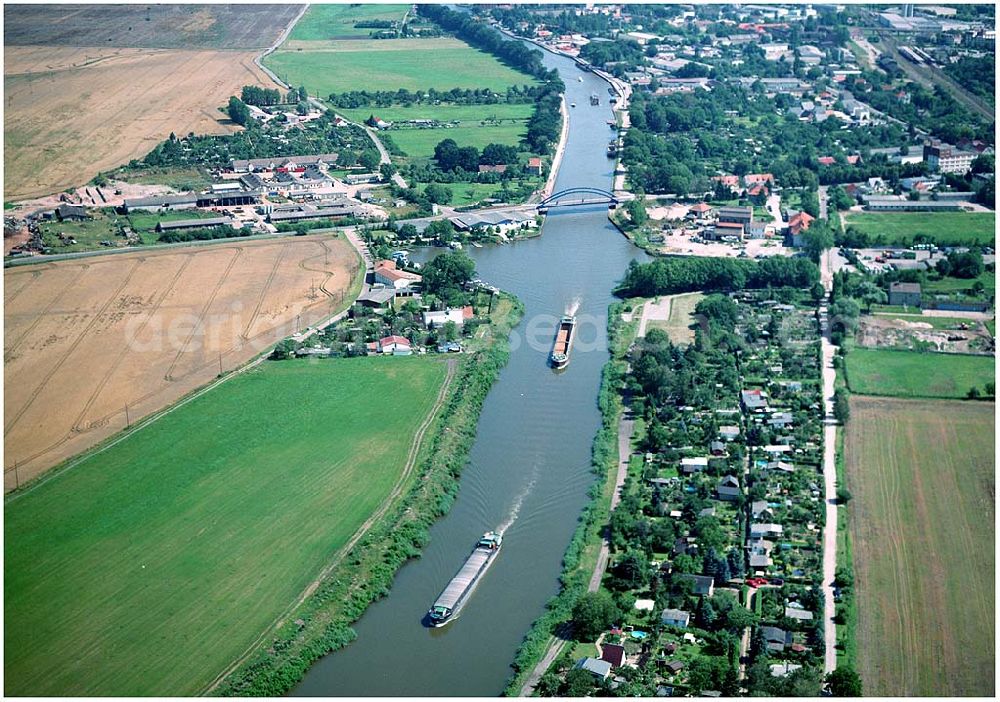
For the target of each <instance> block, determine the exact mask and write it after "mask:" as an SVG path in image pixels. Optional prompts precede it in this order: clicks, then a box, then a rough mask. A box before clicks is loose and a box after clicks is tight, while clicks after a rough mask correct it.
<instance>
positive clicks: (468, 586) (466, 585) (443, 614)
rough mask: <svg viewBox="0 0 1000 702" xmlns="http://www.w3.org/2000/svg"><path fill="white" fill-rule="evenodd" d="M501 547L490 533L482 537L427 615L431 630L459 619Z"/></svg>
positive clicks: (500, 540) (499, 540)
mask: <svg viewBox="0 0 1000 702" xmlns="http://www.w3.org/2000/svg"><path fill="white" fill-rule="evenodd" d="M502 543H503V535H502V534H499V533H497V532H493V531H488V532H486V533H485V534H483V538H481V539H479V542H478V543H477V544H476V547H475V548H474V549H473V550H472V554H471V555H470V556H469V558H468V560H466V561H465V565H463V566H462V569H461V570H460V571H458V574H457V575H456V576H455V577H454V578H452V579H451V582H450V583H448V586H447V587H446V588H445V589H444V592H442V593H441V595H440V596H439V597H438V598H437V600H435V602H434V605H433V606H432V607H431V609H430V611H429V612H428V613H427V616H428V618H429V619H430V623H431V626H444V625H445V624H447V623H448V622H450V621H451V620H452V619H455V618H457V617H458V613H459V612H460V611H461V609H462V607H464V606H465V603H466V601H467V600H468V599H469V596H470V595H471V594H472V591H473V590H474V589H475V587H476V585H477V584H478V583H479V579H480V578H482V577H483V575H484V574H485V573H486V571H487V570H488V569H489V567H490V566H491V565H493V561H494V560H495V559H496V557H497V555H499V553H500V546H501V544H502Z"/></svg>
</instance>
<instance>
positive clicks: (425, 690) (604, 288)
mask: <svg viewBox="0 0 1000 702" xmlns="http://www.w3.org/2000/svg"><path fill="white" fill-rule="evenodd" d="M545 62H546V65H547V66H548V67H549V68H558V69H559V71H560V74H561V75H562V78H563V80H564V81H565V83H566V90H567V102H568V103H576V105H577V106H576V107H575V108H571V109H570V110H569V113H570V114H569V125H570V127H569V137H568V140H567V144H566V150H565V155H564V157H563V162H562V166H561V169H560V171H559V176H558V180H557V183H556V188H555V189H556V191H558V190H562V189H565V188H571V187H581V186H588V187H597V188H603V189H608V190H609V189H610V188H611V183H612V169H613V166H614V164H613V162H612V161H611V160H609V159H608V158H607V157H606V152H605V148H606V145H607V143H608V141H609V140H610V139H611V138H612V136H613V135H614V132H612V131H611V130H610V129H609V128H608V125H607V123H606V122H607V120H608V119H609V118H610V117H611V110H610V107H609V102H608V97H609V95H608V85H607V83H605V82H604V81H602V80H601V79H600V78H598V77H597V76H594V75H592V74H590V73H585V72H583V71H580V70H579V69H578V68H576V66H575V64H574V63H573V62H572V61H570V60H569V59H566V58H563V57H559V56H555V55H552V54H549V53H546V54H545ZM581 77H582V78H583V81H582V82H581V81H580V80H579V78H581ZM594 93H596V94H598V95H599V96H600V105H599V106H596V107H595V106H591V104H590V96H591V95H592V94H594ZM468 252H469V254H470V255H471V256H472V257H473V258H474V259H475V261H476V267H477V272H478V274H479V276H480V277H482V278H483V280H486V281H488V282H490V283H492V284H494V285H497V286H499V287H500V288H502V289H504V290H508V291H510V292H512V293H514V294H515V295H517V296H518V297H519V298H520V299H521V300H522V301H523V302H524V305H525V316H524V319H523V320H522V322H521V324H520V325H519V326H518V327H517V329H515V330H514V332H513V334H512V336H511V345H512V353H511V357H510V363H509V364H508V366H507V367H506V368H505V369H504V370H503V372H502V373H501V375H500V379H499V381H498V382H497V383H496V385H495V386H494V387H493V389H492V390H491V391H490V393H489V396H488V397H487V399H486V403H485V406H484V407H483V412H482V416H481V419H480V422H479V431H478V435H477V438H476V442H475V445H474V447H473V449H472V453H471V457H470V464H469V465H468V466H467V467H466V469H465V472H464V473H463V474H462V479H461V491H460V493H459V495H458V499H457V501H456V502H455V504H454V506H453V507H452V509H451V512H449V514H448V515H447V516H446V517H444V518H443V519H441V520H440V521H439V522H438V523H437V524H435V525H434V526H433V527H432V529H431V532H430V533H431V541H430V544H429V545H428V546H427V548H426V549H425V550H424V553H423V556H422V557H421V558H420V559H418V560H415V561H412V562H411V563H409V564H407V565H406V566H404V567H403V568H402V569H401V570H400V571H399V573H398V574H397V576H396V579H395V581H394V583H393V586H392V592H391V593H390V595H389V596H388V597H387V598H385V599H384V600H381V601H379V602H376V603H375V604H373V605H372V606H371V607H370V608H369V609H368V611H367V612H366V613H365V615H364V616H363V617H362V618H361V620H360V621H359V622H358V623H357V625H356V626H355V629H356V631H357V633H358V638H357V640H356V641H355V642H354V643H352V644H351V645H349V646H348V647H347V648H345V649H343V650H341V651H338V652H335V653H333V654H330V655H328V656H326V657H325V658H323V659H322V660H320V661H318V662H317V663H316V664H315V665H314V666H313V667H312V669H311V670H310V671H309V673H308V674H307V676H306V677H305V679H304V680H303V681H302V682H301V683H300V684H299V686H298V687H297V688H296V689H295V690H294V691H293V694H295V695H303V696H326V695H350V696H355V695H377V696H398V695H421V696H452V695H462V696H495V695H498V694H499V693H500V692H501V691H502V690H503V686H504V682H505V681H506V680H507V678H508V676H509V675H510V673H511V669H510V662H511V661H512V660H513V657H514V653H515V651H516V650H517V647H518V645H519V644H520V643H521V640H522V638H523V637H524V634H525V632H526V631H527V630H528V628H529V627H530V626H531V623H532V622H533V621H534V620H535V619H536V618H537V617H538V616H539V615H540V614H541V613H542V612H543V610H544V607H545V602H546V601H547V600H548V599H549V598H550V597H552V596H553V595H554V594H555V593H556V592H557V591H558V576H559V572H560V569H561V560H562V555H563V552H564V551H565V549H566V546H567V545H568V543H569V540H570V538H571V535H572V533H573V531H574V529H575V528H576V525H577V522H578V518H579V515H580V513H581V511H582V509H583V507H584V505H585V504H586V501H587V496H586V493H587V489H588V488H589V486H590V485H591V484H592V482H593V480H594V476H593V473H592V472H591V467H590V451H591V443H592V440H593V437H594V435H595V433H596V432H597V429H598V427H599V423H600V414H599V412H598V409H597V403H596V399H597V392H598V388H599V385H600V377H601V368H602V366H603V365H604V363H605V362H606V361H607V359H608V353H607V344H606V333H605V329H606V322H607V308H608V305H609V304H610V303H611V302H612V299H613V298H612V295H611V290H612V288H613V287H614V285H615V283H616V282H617V281H618V280H619V279H620V278H621V276H622V275H623V273H624V271H625V268H626V266H627V265H628V263H629V261H630V260H631V259H633V258H636V259H640V260H642V259H644V258H645V256H644V254H643V253H642V252H641V251H640V250H639V249H637V248H635V247H633V246H632V245H631V244H630V243H629V242H628V241H627V240H626V239H625V238H624V237H623V236H622V235H621V234H620V233H619V232H618V231H617V230H616V229H615V228H614V226H612V225H611V224H610V223H609V222H608V219H607V210H606V209H605V208H603V207H596V208H595V207H590V208H589V209H583V210H581V209H572V208H568V209H566V210H562V211H559V210H553V212H552V214H550V215H549V217H548V218H547V219H546V221H545V224H544V227H543V230H542V236H541V237H539V238H536V239H532V240H529V241H523V242H519V243H517V244H515V245H511V246H496V247H486V248H482V249H475V248H470V249H469V250H468ZM415 258H417V260H419V257H415ZM568 311H574V312H575V313H576V315H577V319H578V322H579V324H578V327H577V332H578V336H577V339H576V342H575V344H574V347H573V353H572V358H571V362H570V365H569V367H568V368H567V369H566V370H565V371H562V372H555V371H553V370H552V369H551V368H549V367H548V365H547V363H546V361H547V355H548V353H549V351H550V349H551V345H552V335H553V331H554V329H555V324H556V322H557V320H558V318H559V316H561V315H563V314H564V313H566V312H568ZM490 529H503V530H504V531H505V538H504V545H503V552H502V553H501V554H500V555H499V557H498V559H497V562H496V563H495V564H494V565H493V567H492V568H491V569H490V571H489V572H488V573H487V574H486V576H485V577H484V579H483V580H482V581H481V583H480V584H479V586H478V588H477V589H476V591H475V594H474V595H473V596H472V598H471V600H470V601H469V602H468V604H466V606H465V608H464V609H463V610H462V612H461V615H460V617H459V618H458V619H457V620H455V621H453V622H451V623H450V624H449V625H447V626H446V627H443V628H440V629H428V628H425V627H424V626H422V624H421V620H422V618H423V616H424V614H425V613H426V611H427V609H428V607H429V606H430V605H431V604H432V603H433V602H434V600H435V598H436V597H437V596H438V594H439V593H440V592H441V590H442V589H443V588H444V586H445V585H446V584H447V583H448V581H449V580H450V579H451V578H452V576H454V574H455V573H456V572H457V571H458V570H459V568H460V567H461V565H462V563H463V562H464V561H465V559H466V558H467V557H468V555H469V553H470V552H471V550H472V547H473V545H474V544H475V542H476V540H477V539H478V538H479V537H480V536H481V535H482V534H483V532H485V531H487V530H490Z"/></svg>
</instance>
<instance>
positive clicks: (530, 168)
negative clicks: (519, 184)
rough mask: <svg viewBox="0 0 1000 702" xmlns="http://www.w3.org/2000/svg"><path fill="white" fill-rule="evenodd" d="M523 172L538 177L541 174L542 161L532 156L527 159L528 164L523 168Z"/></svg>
mask: <svg viewBox="0 0 1000 702" xmlns="http://www.w3.org/2000/svg"><path fill="white" fill-rule="evenodd" d="M524 170H526V171H527V172H528V173H531V174H532V175H538V176H540V175H541V174H542V159H541V158H539V157H538V156H532V157H531V158H529V159H528V164H527V165H526V166H525V167H524Z"/></svg>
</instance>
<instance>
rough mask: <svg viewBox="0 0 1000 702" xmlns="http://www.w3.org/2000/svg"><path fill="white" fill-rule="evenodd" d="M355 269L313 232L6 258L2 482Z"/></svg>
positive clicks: (316, 301) (189, 377)
mask: <svg viewBox="0 0 1000 702" xmlns="http://www.w3.org/2000/svg"><path fill="white" fill-rule="evenodd" d="M359 272H360V260H359V258H358V255H357V253H356V252H355V251H354V249H353V247H351V245H350V244H349V243H348V242H346V241H344V240H342V239H333V238H330V237H324V236H310V237H288V238H281V239H274V240H258V241H244V242H226V243H218V244H214V245H210V246H201V247H180V248H171V249H164V250H160V251H156V250H154V251H150V250H145V251H142V252H135V253H123V254H120V255H115V256H106V257H94V258H89V259H82V260H79V261H77V260H71V261H60V262H57V263H49V264H43V265H40V266H25V267H18V268H11V269H7V270H5V271H4V283H5V285H4V287H5V290H6V291H9V294H8V295H7V296H6V298H5V301H4V302H5V314H4V330H5V341H6V344H7V345H6V346H5V348H4V361H5V364H4V381H5V384H4V403H5V406H6V414H5V422H4V438H5V441H6V451H5V455H4V487H5V490H10V489H12V488H13V487H15V486H16V485H17V484H18V483H23V482H25V481H26V480H29V479H31V478H33V477H35V476H37V475H39V474H41V473H42V472H43V471H44V470H46V469H47V468H49V467H51V466H53V465H55V464H56V463H59V462H60V461H62V460H65V459H67V458H69V457H71V456H73V455H75V454H77V453H79V452H81V451H83V450H85V449H87V448H90V447H91V446H93V445H95V444H96V443H98V442H99V441H102V440H103V439H106V438H107V437H109V436H111V435H112V434H114V433H115V432H117V431H120V430H121V429H123V428H125V425H126V419H127V420H128V422H130V423H132V424H134V423H135V422H136V421H138V420H139V419H141V418H142V417H145V416H147V415H149V414H151V413H153V412H155V411H157V410H159V409H162V408H163V407H165V406H166V405H169V404H171V403H173V402H175V401H176V400H178V399H179V398H181V397H182V396H184V395H186V394H187V393H189V392H191V391H192V390H194V389H196V388H198V387H200V386H202V385H204V384H206V383H208V382H209V381H211V380H212V379H213V378H214V377H216V376H217V375H218V374H219V372H220V367H221V369H222V370H223V371H227V370H231V369H233V368H235V367H237V366H239V365H240V364H242V363H244V362H246V361H247V360H249V359H250V358H252V357H253V356H255V355H256V354H257V353H259V352H261V351H262V350H264V349H265V348H266V347H268V346H270V345H271V344H273V343H275V342H276V341H278V340H280V339H281V338H283V337H285V336H287V335H289V334H291V333H292V332H293V331H295V330H296V329H297V328H302V327H305V326H307V325H309V324H313V323H315V322H318V321H320V320H322V319H324V318H326V317H328V316H330V315H332V314H333V313H334V312H336V311H337V310H338V309H341V308H343V307H345V306H346V305H347V304H349V303H350V301H351V300H350V296H349V292H350V290H351V289H352V286H353V284H354V281H355V279H356V276H357V275H358V273H359ZM15 466H16V470H15Z"/></svg>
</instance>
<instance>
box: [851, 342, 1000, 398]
mask: <svg viewBox="0 0 1000 702" xmlns="http://www.w3.org/2000/svg"><path fill="white" fill-rule="evenodd" d="M995 378H996V372H995V369H994V359H993V357H992V356H965V355H961V354H948V353H918V352H915V351H894V350H889V349H867V348H860V347H855V348H853V349H851V351H850V353H848V354H847V383H848V386H849V387H850V389H851V392H855V393H860V394H862V395H889V396H893V397H944V398H948V397H951V398H962V397H965V394H966V393H967V392H968V391H969V388H971V387H973V386H976V387H978V388H979V390H980V391H982V390H983V386H984V385H985V384H986V383H988V382H994V380H995Z"/></svg>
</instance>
